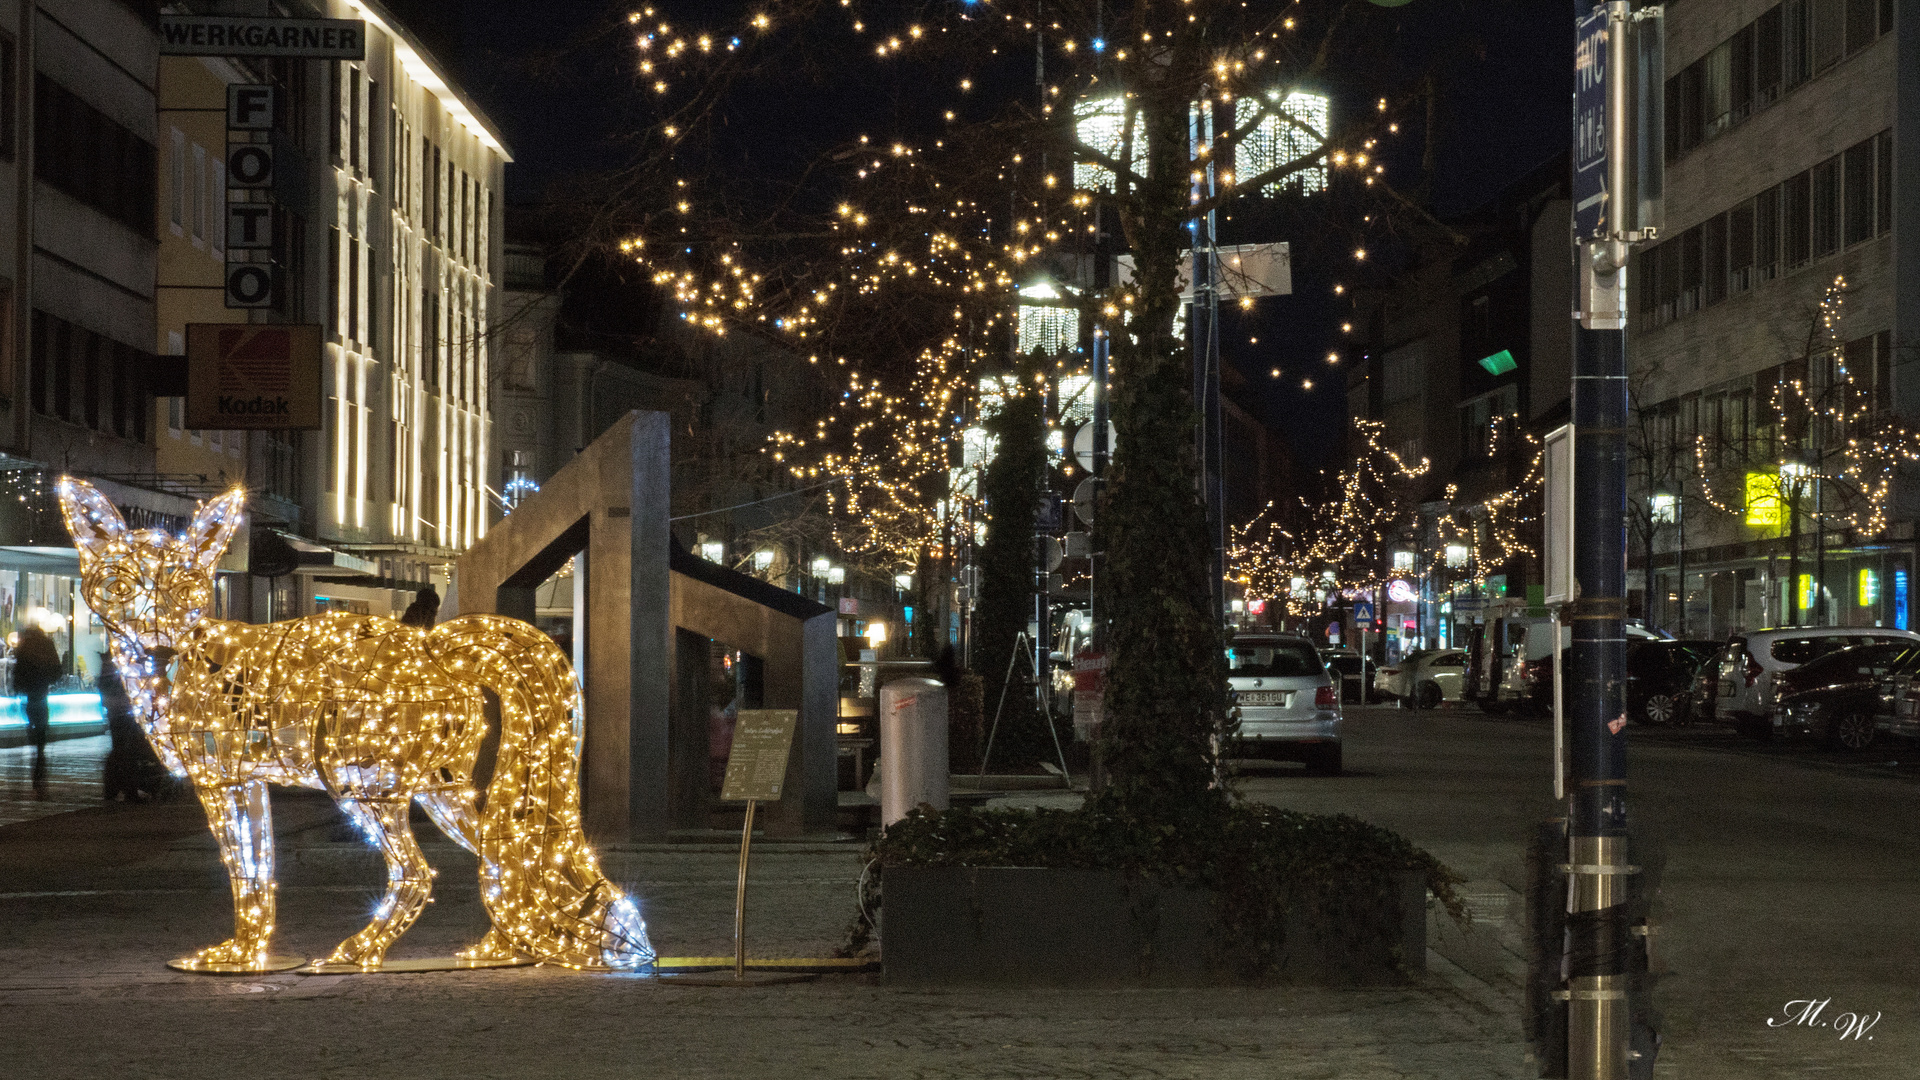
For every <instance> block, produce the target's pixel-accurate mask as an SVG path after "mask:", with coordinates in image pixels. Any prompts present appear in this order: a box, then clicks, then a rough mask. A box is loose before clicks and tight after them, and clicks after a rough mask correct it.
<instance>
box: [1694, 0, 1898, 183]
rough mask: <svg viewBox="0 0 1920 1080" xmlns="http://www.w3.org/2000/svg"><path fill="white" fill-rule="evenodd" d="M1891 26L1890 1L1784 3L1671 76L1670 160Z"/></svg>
mask: <svg viewBox="0 0 1920 1080" xmlns="http://www.w3.org/2000/svg"><path fill="white" fill-rule="evenodd" d="M1892 29H1893V4H1892V2H1891V0H1784V2H1783V3H1780V4H1778V5H1776V6H1775V7H1773V8H1771V9H1769V10H1768V11H1766V12H1764V13H1762V14H1761V15H1760V16H1759V17H1758V18H1756V19H1755V20H1754V21H1753V22H1751V23H1748V24H1747V25H1746V26H1743V27H1741V28H1740V29H1738V30H1736V31H1735V32H1734V33H1733V35H1732V36H1730V37H1728V38H1727V39H1726V40H1724V41H1721V42H1719V43H1718V44H1716V45H1715V46H1714V47H1713V48H1711V49H1709V50H1707V52H1706V54H1705V55H1703V56H1702V57H1700V59H1698V60H1696V61H1694V62H1693V63H1691V64H1689V65H1687V66H1686V67H1685V68H1682V69H1681V70H1680V71H1678V72H1676V73H1675V74H1674V75H1673V76H1672V77H1671V78H1669V79H1668V80H1667V88H1666V107H1667V124H1666V129H1667V146H1666V153H1667V159H1668V160H1669V161H1672V160H1673V159H1674V158H1676V157H1678V156H1680V155H1681V154H1684V153H1686V152H1687V151H1689V150H1692V149H1693V148H1694V147H1696V146H1698V145H1700V144H1701V143H1703V142H1707V141H1709V140H1711V139H1713V138H1715V137H1717V136H1719V135H1721V134H1722V133H1724V132H1726V131H1728V130H1730V129H1732V128H1733V127H1735V126H1737V125H1739V124H1740V123H1742V122H1743V121H1745V120H1746V119H1747V118H1748V117H1750V116H1751V115H1753V114H1754V113H1756V112H1758V111H1760V110H1762V109H1765V108H1766V107H1768V106H1769V105H1771V104H1773V103H1774V102H1775V101H1778V100H1779V99H1780V97H1781V96H1783V95H1784V94H1785V93H1787V92H1788V91H1791V90H1792V89H1794V88H1795V87H1797V86H1799V85H1800V84H1802V83H1804V82H1806V81H1807V80H1808V79H1810V78H1812V77H1813V76H1814V75H1816V74H1819V73H1822V72H1825V71H1827V70H1828V69H1830V68H1832V67H1833V66H1834V65H1835V64H1838V63H1839V62H1840V61H1841V60H1842V59H1844V58H1845V57H1848V56H1852V55H1853V54H1855V53H1857V52H1859V51H1860V50H1862V49H1864V48H1866V47H1867V46H1869V45H1871V44H1873V42H1875V41H1876V40H1878V39H1879V37H1880V36H1881V35H1883V34H1886V33H1888V32H1890V31H1891V30H1892Z"/></svg>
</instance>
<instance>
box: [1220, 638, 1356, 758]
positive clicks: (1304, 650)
mask: <svg viewBox="0 0 1920 1080" xmlns="http://www.w3.org/2000/svg"><path fill="white" fill-rule="evenodd" d="M1227 682H1228V685H1229V686H1230V687H1232V690H1233V699H1234V702H1235V704H1237V705H1239V707H1240V736H1239V741H1238V743H1237V744H1236V746H1235V747H1234V750H1233V755H1232V756H1235V757H1266V758H1278V759H1281V760H1288V761H1299V762H1303V763H1304V764H1305V765H1306V766H1307V771H1308V772H1312V773H1317V774H1319V775H1322V776H1338V775H1339V774H1340V694H1339V692H1338V691H1336V690H1335V689H1334V686H1333V679H1332V677H1331V676H1329V675H1328V673H1327V666H1326V663H1325V662H1324V661H1322V660H1321V659H1320V653H1319V651H1318V650H1316V649H1315V648H1314V647H1313V642H1311V641H1308V640H1307V639H1306V638H1303V637H1294V636H1292V635H1285V634H1236V635H1234V639H1233V644H1232V645H1231V646H1229V647H1228V649H1227Z"/></svg>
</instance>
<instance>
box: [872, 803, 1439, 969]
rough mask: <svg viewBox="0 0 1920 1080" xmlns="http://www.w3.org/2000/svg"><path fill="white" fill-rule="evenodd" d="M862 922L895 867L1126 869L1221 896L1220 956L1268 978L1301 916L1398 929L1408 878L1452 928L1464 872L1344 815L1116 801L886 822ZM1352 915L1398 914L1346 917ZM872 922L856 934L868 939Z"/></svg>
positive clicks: (1350, 932)
mask: <svg viewBox="0 0 1920 1080" xmlns="http://www.w3.org/2000/svg"><path fill="white" fill-rule="evenodd" d="M869 854H870V857H871V861H872V863H873V870H874V872H873V873H871V874H869V875H868V879H867V884H866V885H865V888H866V890H867V892H868V895H866V896H864V897H863V902H862V908H863V913H864V912H867V911H871V910H872V909H873V907H874V906H875V905H874V904H873V902H872V901H873V899H874V897H873V895H872V894H873V891H874V890H875V889H877V888H878V887H879V885H880V883H881V882H882V881H884V876H885V871H886V868H887V867H889V866H915V867H959V866H980V867H984V866H996V867H998V866H1006V867H1016V866H1017V867H1059V868H1075V869H1087V870H1112V871H1118V872H1120V873H1122V874H1125V875H1127V876H1128V877H1132V878H1135V879H1138V880H1141V881H1144V882H1149V883H1152V884H1156V885H1160V886H1163V887H1176V888H1188V889H1200V890H1204V891H1207V892H1210V893H1212V894H1214V896H1215V898H1216V900H1215V902H1216V905H1217V906H1216V908H1215V922H1216V925H1217V926H1218V928H1219V933H1220V939H1219V940H1218V941H1217V942H1216V944H1217V945H1218V947H1219V951H1220V954H1221V956H1222V957H1223V958H1227V959H1228V961H1229V963H1230V965H1231V967H1232V968H1234V969H1235V970H1236V971H1237V973H1238V974H1241V975H1243V976H1258V975H1260V974H1262V973H1264V972H1266V971H1268V970H1270V969H1271V968H1272V967H1273V966H1274V963H1275V962H1276V960H1277V959H1278V958H1279V956H1280V952H1281V949H1282V947H1283V946H1284V945H1285V943H1286V923H1287V911H1288V909H1289V908H1294V907H1297V908H1298V909H1300V910H1301V911H1302V912H1303V913H1304V914H1305V916H1306V917H1307V919H1309V920H1310V921H1311V922H1312V923H1314V924H1315V925H1316V926H1317V927H1319V928H1321V929H1322V930H1324V931H1325V932H1327V933H1330V934H1334V935H1340V936H1343V937H1344V938H1345V939H1346V940H1347V941H1349V942H1351V943H1354V944H1364V943H1365V941H1364V939H1365V937H1366V935H1368V934H1376V935H1385V934H1391V933H1394V932H1395V931H1394V928H1395V927H1398V926H1399V925H1400V920H1399V917H1398V916H1399V915H1400V914H1402V913H1401V912H1399V904H1400V899H1399V897H1400V893H1399V890H1398V888H1397V883H1398V881H1399V880H1400V879H1401V875H1403V874H1404V873H1406V872H1407V871H1409V870H1411V871H1414V872H1416V873H1418V874H1420V875H1422V876H1423V877H1424V878H1425V879H1426V884H1427V888H1428V890H1430V891H1431V892H1432V893H1433V895H1434V896H1435V897H1436V898H1438V899H1439V900H1440V902H1441V903H1442V904H1443V905H1445V907H1446V909H1447V911H1448V913H1449V914H1450V915H1451V916H1452V917H1453V918H1454V919H1455V920H1461V919H1464V917H1465V908H1464V907H1463V906H1462V902H1461V899H1460V896H1459V894H1458V892H1456V890H1455V888H1454V887H1455V886H1456V885H1458V884H1459V883H1460V882H1461V880H1462V879H1461V877H1460V876H1459V875H1458V874H1455V873H1454V872H1453V871H1452V870H1449V869H1448V868H1447V867H1446V866H1444V865H1442V864H1441V862H1440V861H1439V860H1438V859H1435V858H1434V857H1433V856H1432V855H1430V854H1428V853H1427V852H1425V851H1423V850H1421V849H1420V848H1417V847H1415V846H1414V845H1413V844H1411V843H1409V842H1408V841H1407V840H1406V838H1404V837H1402V836H1400V835H1399V834H1398V833H1395V832H1392V831H1391V830H1388V829H1383V828H1381V827H1379V826H1377V825H1371V824H1368V823H1367V822H1364V821H1361V820H1359V819H1358V818H1353V817H1349V816H1347V815H1345V814H1336V815H1325V814H1303V813H1299V812H1297V811H1293V810H1282V809H1279V808H1277V807H1271V806H1264V805H1260V804H1256V803H1247V802H1233V803H1229V802H1225V801H1224V800H1223V801H1221V802H1219V803H1215V804H1211V805H1208V804H1201V805H1199V806H1197V807H1195V808H1194V809H1192V810H1191V811H1190V812H1189V813H1187V814H1186V815H1185V816H1184V817H1183V818H1182V819H1180V820H1157V819H1156V820H1148V819H1142V818H1138V817H1134V816H1131V815H1130V814H1128V813H1127V811H1125V810H1124V809H1121V808H1116V807H1115V806H1114V805H1113V804H1111V803H1102V802H1101V801H1100V800H1097V799H1096V800H1094V801H1092V802H1091V803H1090V804H1089V805H1088V806H1087V807H1086V808H1084V809H1080V810H1048V809H1034V810H1025V809H1008V810H999V809H996V810H974V809H967V808H956V809H952V810H934V809H932V808H931V807H927V806H922V807H920V808H919V809H917V810H915V811H913V812H912V813H910V814H908V815H907V816H906V817H905V818H902V819H901V820H899V821H896V822H894V823H893V824H892V825H889V826H888V827H887V831H886V834H885V835H884V836H882V837H881V838H880V839H879V840H877V841H875V842H874V844H873V846H872V848H871V849H870V852H869ZM1356 910H1372V911H1384V912H1386V913H1388V914H1389V915H1390V916H1393V917H1390V918H1387V919H1384V920H1382V919H1374V920H1358V921H1357V920H1353V919H1350V918H1344V917H1343V916H1345V915H1346V914H1348V913H1350V912H1353V911H1356ZM868 932H870V927H860V926H857V927H856V931H855V938H856V940H857V941H864V940H865V936H866V933H868Z"/></svg>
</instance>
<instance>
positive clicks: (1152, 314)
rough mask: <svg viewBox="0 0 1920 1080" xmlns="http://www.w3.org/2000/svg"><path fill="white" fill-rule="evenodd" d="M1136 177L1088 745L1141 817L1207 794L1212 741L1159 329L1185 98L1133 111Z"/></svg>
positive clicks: (1219, 667) (1121, 801)
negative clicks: (1137, 130) (1101, 681)
mask: <svg viewBox="0 0 1920 1080" xmlns="http://www.w3.org/2000/svg"><path fill="white" fill-rule="evenodd" d="M1142 118H1143V120H1144V121H1145V122H1146V126H1147V149H1148V152H1149V155H1150V158H1149V163H1148V170H1147V172H1148V179H1147V181H1146V184H1145V185H1144V186H1143V189H1142V190H1141V191H1140V193H1139V194H1140V198H1139V201H1138V202H1137V203H1136V204H1135V205H1136V206H1138V207H1139V208H1140V211H1139V212H1138V213H1137V214H1135V215H1133V216H1131V217H1130V219H1129V220H1127V221H1126V222H1125V224H1126V226H1127V234H1128V237H1127V238H1128V241H1129V246H1130V247H1131V248H1132V251H1133V256H1134V259H1135V272H1136V273H1137V274H1138V278H1137V280H1136V282H1135V289H1134V298H1135V300H1134V303H1133V305H1132V319H1131V321H1130V322H1129V323H1128V325H1127V326H1126V328H1125V329H1124V331H1121V332H1118V333H1116V335H1115V340H1114V364H1113V372H1114V374H1113V382H1114V393H1113V423H1114V428H1115V434H1116V438H1115V444H1114V451H1113V460H1112V466H1111V471H1110V473H1109V476H1108V484H1107V488H1106V492H1105V502H1104V505H1103V506H1102V507H1101V509H1100V511H1099V512H1098V513H1097V514H1096V515H1095V516H1094V521H1095V528H1096V529H1097V530H1098V531H1099V532H1100V533H1101V534H1102V536H1101V546H1102V548H1103V550H1104V551H1105V552H1106V563H1105V567H1106V569H1107V573H1106V575H1105V577H1104V579H1103V581H1102V582H1101V595H1102V600H1101V603H1100V604H1099V605H1097V608H1096V609H1097V610H1100V611H1104V612H1106V613H1107V615H1108V617H1109V618H1110V619H1111V620H1112V623H1111V627H1110V629H1109V630H1108V635H1107V642H1108V656H1109V660H1110V664H1109V667H1108V669H1107V678H1106V701H1105V718H1104V721H1103V723H1102V725H1101V731H1100V753H1101V755H1102V761H1103V764H1104V766H1105V768H1106V770H1107V773H1108V775H1109V777H1110V783H1109V786H1108V788H1107V791H1106V793H1105V798H1106V799H1107V800H1108V801H1109V802H1110V803H1112V804H1115V805H1117V806H1118V807H1120V808H1121V809H1122V810H1123V811H1125V812H1128V813H1131V814H1137V815H1139V816H1145V817H1157V818H1162V819H1165V818H1169V817H1175V816H1179V815H1180V813H1181V812H1182V811H1183V810H1184V809H1188V808H1191V807H1193V806H1195V805H1197V804H1199V803H1202V802H1204V801H1205V800H1208V799H1211V798H1218V797H1221V795H1220V793H1219V792H1218V790H1217V789H1215V788H1214V786H1213V781H1214V765H1215V761H1216V757H1217V747H1216V740H1217V738H1218V737H1219V736H1220V735H1222V734H1223V729H1224V726H1225V719H1226V713H1227V695H1226V677H1225V676H1226V672H1225V661H1224V656H1223V653H1222V647H1223V645H1224V642H1223V640H1222V632H1221V625H1220V620H1219V613H1218V612H1215V611H1212V610H1211V609H1212V606H1213V603H1212V591H1211V590H1210V589H1209V588H1208V580H1207V578H1208V569H1207V566H1208V551H1209V546H1208V543H1207V528H1206V512H1205V509H1204V507H1203V505H1202V503H1201V501H1200V492H1199V487H1198V470H1197V463H1196V460H1195V453H1194V431H1195V423H1196V416H1197V414H1196V412H1195V408H1194V402H1193V395H1192V384H1193V380H1192V365H1191V362H1190V359H1189V350H1188V349H1187V348H1186V347H1185V346H1184V344H1183V343H1181V342H1180V341H1178V340H1176V339H1175V338H1174V336H1173V332H1172V331H1173V321H1174V316H1175V314H1176V313H1177V311H1178V307H1179V304H1180V287H1179V283H1178V280H1177V274H1178V262H1179V258H1180V252H1181V250H1182V249H1183V248H1185V247H1187V246H1188V244H1189V243H1190V242H1191V241H1190V233H1189V232H1188V231H1187V229H1186V228H1185V224H1186V216H1187V175H1186V173H1187V162H1188V156H1187V153H1186V147H1187V144H1188V134H1187V130H1186V120H1187V103H1186V100H1185V96H1184V95H1181V96H1179V97H1174V96H1172V95H1168V100H1166V101H1161V102H1155V103H1150V104H1149V105H1148V106H1147V107H1146V109H1145V110H1143V113H1142Z"/></svg>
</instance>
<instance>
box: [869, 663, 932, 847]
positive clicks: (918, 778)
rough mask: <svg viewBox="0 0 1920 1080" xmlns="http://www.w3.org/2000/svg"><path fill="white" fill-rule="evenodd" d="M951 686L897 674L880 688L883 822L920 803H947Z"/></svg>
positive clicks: (901, 816) (903, 813) (902, 815)
mask: <svg viewBox="0 0 1920 1080" xmlns="http://www.w3.org/2000/svg"><path fill="white" fill-rule="evenodd" d="M947 769H948V765H947V687H946V684H944V683H939V682H935V681H934V680H932V679H918V678H911V679H896V680H894V681H893V682H890V683H888V684H886V685H885V686H883V687H881V688H880V826H881V827H882V828H885V827H886V826H888V825H891V824H893V823H894V822H896V821H898V820H900V819H901V818H903V817H906V816H907V813H908V811H911V810H912V809H913V808H914V807H916V806H919V805H920V804H921V803H927V804H929V805H931V806H933V807H934V808H935V809H939V810H945V809H946V808H947Z"/></svg>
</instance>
